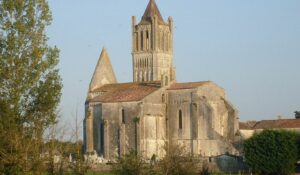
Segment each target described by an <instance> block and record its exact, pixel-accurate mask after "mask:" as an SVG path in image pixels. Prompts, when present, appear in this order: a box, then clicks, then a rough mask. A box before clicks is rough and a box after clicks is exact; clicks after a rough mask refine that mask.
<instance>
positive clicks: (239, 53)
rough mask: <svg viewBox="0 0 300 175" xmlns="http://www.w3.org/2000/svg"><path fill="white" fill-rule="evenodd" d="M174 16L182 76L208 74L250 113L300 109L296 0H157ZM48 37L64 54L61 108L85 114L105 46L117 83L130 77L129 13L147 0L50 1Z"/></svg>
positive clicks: (299, 6) (299, 10)
mask: <svg viewBox="0 0 300 175" xmlns="http://www.w3.org/2000/svg"><path fill="white" fill-rule="evenodd" d="M156 2H157V4H158V7H159V9H160V11H161V13H162V15H163V17H164V19H165V20H166V19H167V18H168V16H172V17H173V19H174V23H175V24H174V27H175V28H174V30H175V33H174V60H175V66H176V70H177V81H179V82H190V81H204V80H211V81H214V82H216V83H217V84H218V85H220V86H221V87H223V88H224V89H225V90H226V93H227V97H228V99H229V100H230V101H231V102H232V103H233V104H234V106H235V107H236V108H237V109H238V110H239V112H240V118H241V120H242V121H245V120H261V119H275V118H276V116H278V115H282V116H287V117H293V116H294V114H293V111H295V110H300V1H299V0H226V1H225V0H156ZM49 3H50V8H51V10H52V13H53V22H52V25H51V26H50V27H49V28H48V35H49V37H50V44H51V45H57V47H58V48H59V49H60V50H61V53H60V65H59V68H60V73H61V76H62V78H63V84H64V88H63V96H62V102H61V107H60V111H61V115H62V117H63V119H64V120H66V121H71V119H72V117H74V115H75V112H76V109H77V110H78V114H79V117H80V118H83V116H84V102H85V98H86V94H87V89H88V85H89V82H90V79H91V76H92V73H93V71H94V68H95V65H96V63H97V60H98V58H99V55H100V52H101V49H102V47H104V46H105V47H106V48H107V50H108V52H109V55H110V58H111V62H112V64H113V68H114V71H115V73H116V76H117V79H118V81H119V82H130V81H132V65H131V16H133V15H135V16H137V19H140V18H141V16H142V15H143V13H144V10H145V8H146V6H147V4H148V0H88V1H80V0H50V1H49Z"/></svg>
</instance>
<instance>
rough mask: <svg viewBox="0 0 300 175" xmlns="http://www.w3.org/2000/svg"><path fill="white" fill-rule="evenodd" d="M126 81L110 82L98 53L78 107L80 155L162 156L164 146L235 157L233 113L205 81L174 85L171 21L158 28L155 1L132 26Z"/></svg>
mask: <svg viewBox="0 0 300 175" xmlns="http://www.w3.org/2000/svg"><path fill="white" fill-rule="evenodd" d="M132 28H133V30H132V61H133V81H134V82H132V83H117V81H116V78H115V75H114V72H113V69H112V66H111V64H110V61H109V57H108V54H107V52H106V50H105V49H104V50H103V51H102V53H101V56H100V58H99V62H98V64H97V66H96V69H95V73H94V75H93V78H92V80H91V84H90V88H89V92H88V98H87V101H86V105H85V111H86V113H85V119H84V150H85V152H86V153H92V152H94V151H96V152H97V154H98V155H100V156H103V157H104V158H106V159H114V158H116V157H119V156H122V155H124V154H125V153H127V152H128V151H129V150H130V149H133V150H136V151H137V152H138V153H140V154H142V155H143V156H144V157H145V158H151V157H152V156H153V155H156V156H157V157H163V156H164V150H163V146H164V145H165V143H167V142H168V143H171V144H180V145H184V148H185V149H186V151H187V152H190V153H192V154H194V155H198V156H216V155H222V154H224V153H227V152H228V153H231V154H235V153H236V150H235V148H234V147H233V144H232V143H233V141H234V138H235V135H236V132H237V130H238V114H237V111H236V109H235V108H234V107H233V106H232V105H231V104H230V102H228V100H227V99H226V97H225V92H224V90H223V89H222V88H221V87H219V86H218V85H216V84H214V83H213V82H210V81H203V82H192V83H177V82H176V79H175V77H176V76H175V69H174V66H173V42H172V41H173V29H172V28H173V20H172V18H171V17H169V19H168V22H167V23H165V22H164V20H163V18H162V16H161V14H160V12H159V10H158V8H157V6H156V3H155V1H154V0H150V2H149V4H148V6H147V8H146V11H145V13H144V15H143V17H142V19H141V21H140V22H139V23H138V24H136V18H135V17H133V25H132Z"/></svg>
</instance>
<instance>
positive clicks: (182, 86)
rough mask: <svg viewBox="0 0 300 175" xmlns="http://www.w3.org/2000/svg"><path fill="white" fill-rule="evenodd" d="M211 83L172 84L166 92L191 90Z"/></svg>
mask: <svg viewBox="0 0 300 175" xmlns="http://www.w3.org/2000/svg"><path fill="white" fill-rule="evenodd" d="M208 83H211V82H210V81H201V82H189V83H173V84H172V85H171V86H170V87H169V88H168V90H179V89H193V88H197V87H199V86H202V85H206V84H208Z"/></svg>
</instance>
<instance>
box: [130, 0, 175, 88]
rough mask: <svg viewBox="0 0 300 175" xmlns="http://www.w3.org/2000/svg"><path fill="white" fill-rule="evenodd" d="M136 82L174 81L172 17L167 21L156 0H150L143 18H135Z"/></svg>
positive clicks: (134, 55) (134, 79)
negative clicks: (137, 21)
mask: <svg viewBox="0 0 300 175" xmlns="http://www.w3.org/2000/svg"><path fill="white" fill-rule="evenodd" d="M132 64H133V81H134V82H147V81H163V84H164V85H168V84H169V82H170V81H174V80H175V68H174V67H173V20H172V18H171V17H169V19H168V22H164V20H163V18H162V16H161V14H160V12H159V9H158V7H157V5H156V3H155V0H150V1H149V4H148V6H147V8H146V10H145V13H144V15H143V17H142V19H141V21H140V22H139V23H138V24H136V17H135V16H133V17H132Z"/></svg>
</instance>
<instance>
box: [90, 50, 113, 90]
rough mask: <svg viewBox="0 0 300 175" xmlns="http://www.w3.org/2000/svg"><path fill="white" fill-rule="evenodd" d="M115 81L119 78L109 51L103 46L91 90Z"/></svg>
mask: <svg viewBox="0 0 300 175" xmlns="http://www.w3.org/2000/svg"><path fill="white" fill-rule="evenodd" d="M114 83H117V79H116V76H115V73H114V71H113V68H112V65H111V63H110V59H109V56H108V53H107V51H106V49H105V48H103V49H102V52H101V55H100V58H99V60H98V63H97V66H96V68H95V71H94V74H93V77H92V80H91V82H90V87H89V91H93V90H95V89H97V88H99V87H101V86H103V85H105V84H114Z"/></svg>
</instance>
